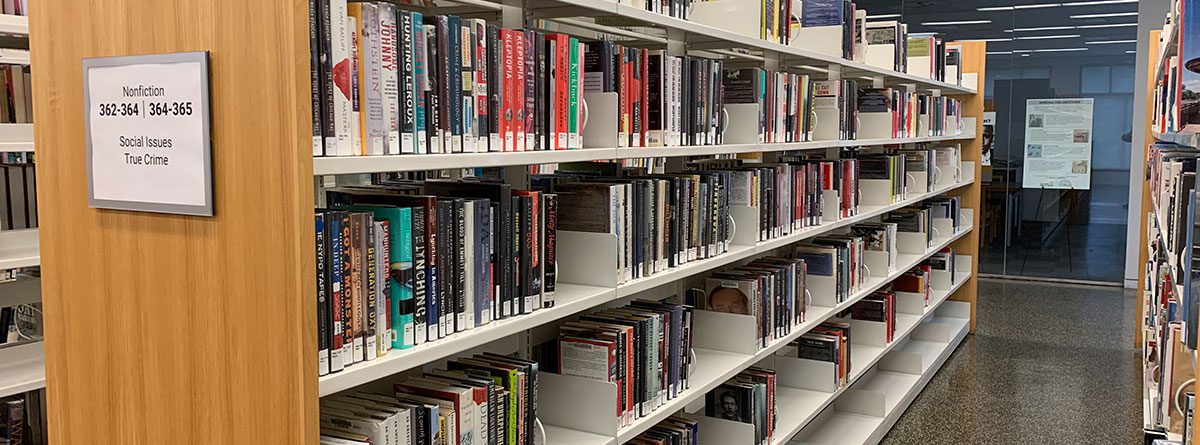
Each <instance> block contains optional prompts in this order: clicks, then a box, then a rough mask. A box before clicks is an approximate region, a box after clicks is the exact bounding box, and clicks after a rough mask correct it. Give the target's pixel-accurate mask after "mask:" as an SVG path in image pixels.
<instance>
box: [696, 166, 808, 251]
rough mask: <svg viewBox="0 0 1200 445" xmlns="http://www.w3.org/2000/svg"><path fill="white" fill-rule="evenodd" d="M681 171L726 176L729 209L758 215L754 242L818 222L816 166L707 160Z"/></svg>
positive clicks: (787, 233) (783, 234)
mask: <svg viewBox="0 0 1200 445" xmlns="http://www.w3.org/2000/svg"><path fill="white" fill-rule="evenodd" d="M684 169H685V170H689V171H690V170H695V171H707V172H719V173H721V174H724V175H726V176H727V177H728V178H729V205H730V206H731V207H749V208H751V209H752V210H754V212H755V213H756V214H757V215H758V230H757V231H756V232H755V233H757V241H766V240H769V239H773V238H778V237H781V236H786V235H789V234H791V233H793V232H794V231H797V230H800V229H802V228H804V227H810V226H814V225H816V224H819V223H820V221H821V203H822V201H821V199H822V198H821V194H822V193H821V187H820V184H821V181H822V176H821V174H822V170H821V168H820V166H819V165H818V164H816V163H808V162H779V163H749V162H745V161H743V160H739V159H711V160H700V161H693V162H690V163H688V164H687V165H685V166H684ZM743 230H753V228H749V227H748V228H744V229H743Z"/></svg>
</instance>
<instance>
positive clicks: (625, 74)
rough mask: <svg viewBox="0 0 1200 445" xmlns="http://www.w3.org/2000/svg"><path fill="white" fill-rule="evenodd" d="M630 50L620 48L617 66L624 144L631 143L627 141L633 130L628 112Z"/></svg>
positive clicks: (630, 100) (629, 97) (629, 99)
mask: <svg viewBox="0 0 1200 445" xmlns="http://www.w3.org/2000/svg"><path fill="white" fill-rule="evenodd" d="M631 50H632V49H631V48H622V49H621V66H620V67H618V68H619V69H620V70H621V132H623V133H625V141H624V142H625V145H626V146H629V145H632V144H630V143H629V141H630V140H631V138H632V135H630V132H631V131H632V130H633V126H632V125H630V124H631V122H630V113H629V110H630V108H631V107H633V97H632V94H630V89H629V86H630V85H629V83H630V81H631V79H630V77H632V76H630V74H631V72H630V69H629V51H631Z"/></svg>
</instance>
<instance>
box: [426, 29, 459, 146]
mask: <svg viewBox="0 0 1200 445" xmlns="http://www.w3.org/2000/svg"><path fill="white" fill-rule="evenodd" d="M434 18H435V19H436V20H437V36H438V37H437V54H438V55H439V57H436V58H433V57H431V58H430V59H431V60H437V78H438V82H437V85H438V90H437V91H438V93H437V99H438V108H437V113H438V132H439V134H440V135H441V141H439V142H437V144H440V145H438V151H437V152H438V153H451V152H452V150H453V146H452V143H451V141H452V140H453V131H452V126H453V124H452V123H451V120H452V119H451V116H453V115H454V109H455V106H454V104H455V103H457V101H455V100H454V99H453V96H452V95H451V93H453V92H454V91H457V90H455V88H454V83H453V82H452V81H451V79H453V78H454V77H456V76H455V75H454V74H452V73H455V71H454V54H453V53H451V52H450V51H451V47H452V46H453V45H451V39H452V38H453V35H452V33H451V32H450V18H449V17H446V16H437V17H434Z"/></svg>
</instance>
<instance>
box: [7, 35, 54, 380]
mask: <svg viewBox="0 0 1200 445" xmlns="http://www.w3.org/2000/svg"><path fill="white" fill-rule="evenodd" d="M28 38H29V20H28V17H24V16H18V15H10V14H0V63H2V64H20V65H28V64H29V52H28V51H26V50H25V49H24V48H28V46H29V43H28ZM32 151H33V124H0V153H5V152H7V153H12V152H32ZM39 262H40V258H39V254H38V231H37V229H23V230H5V231H0V270H5V269H16V268H23V267H34V266H38V265H39ZM40 284H41V283H40V280H39V279H37V278H28V279H26V278H22V279H19V280H17V281H13V282H8V283H0V307H6V306H16V305H21V304H29V303H36V302H38V301H40V300H41V290H40ZM45 386H46V372H45V366H44V365H43V358H42V343H41V342H34V343H29V344H20V345H16V346H8V347H0V397H7V396H10V395H14V394H19V393H23V392H26V391H32V390H36V389H41V388H44V387H45Z"/></svg>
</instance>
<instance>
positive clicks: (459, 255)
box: [452, 200, 474, 332]
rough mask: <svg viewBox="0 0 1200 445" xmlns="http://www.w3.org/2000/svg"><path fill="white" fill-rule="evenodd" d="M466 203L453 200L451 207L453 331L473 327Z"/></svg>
mask: <svg viewBox="0 0 1200 445" xmlns="http://www.w3.org/2000/svg"><path fill="white" fill-rule="evenodd" d="M465 205H466V203H465V202H464V201H463V200H455V201H454V206H453V208H452V210H453V212H454V216H453V218H454V235H453V242H454V283H455V285H454V299H455V303H454V310H455V314H456V318H455V321H454V323H455V332H460V331H465V330H467V329H470V328H472V327H473V325H474V323H472V322H471V320H470V319H471V318H474V314H472V315H467V312H468V311H469V310H470V309H471V307H470V306H469V305H468V303H467V293H466V291H467V280H466V278H467V274H466V271H467V252H466V242H465V241H466V238H467V236H469V235H467V218H466V212H465V209H464V206H465Z"/></svg>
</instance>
